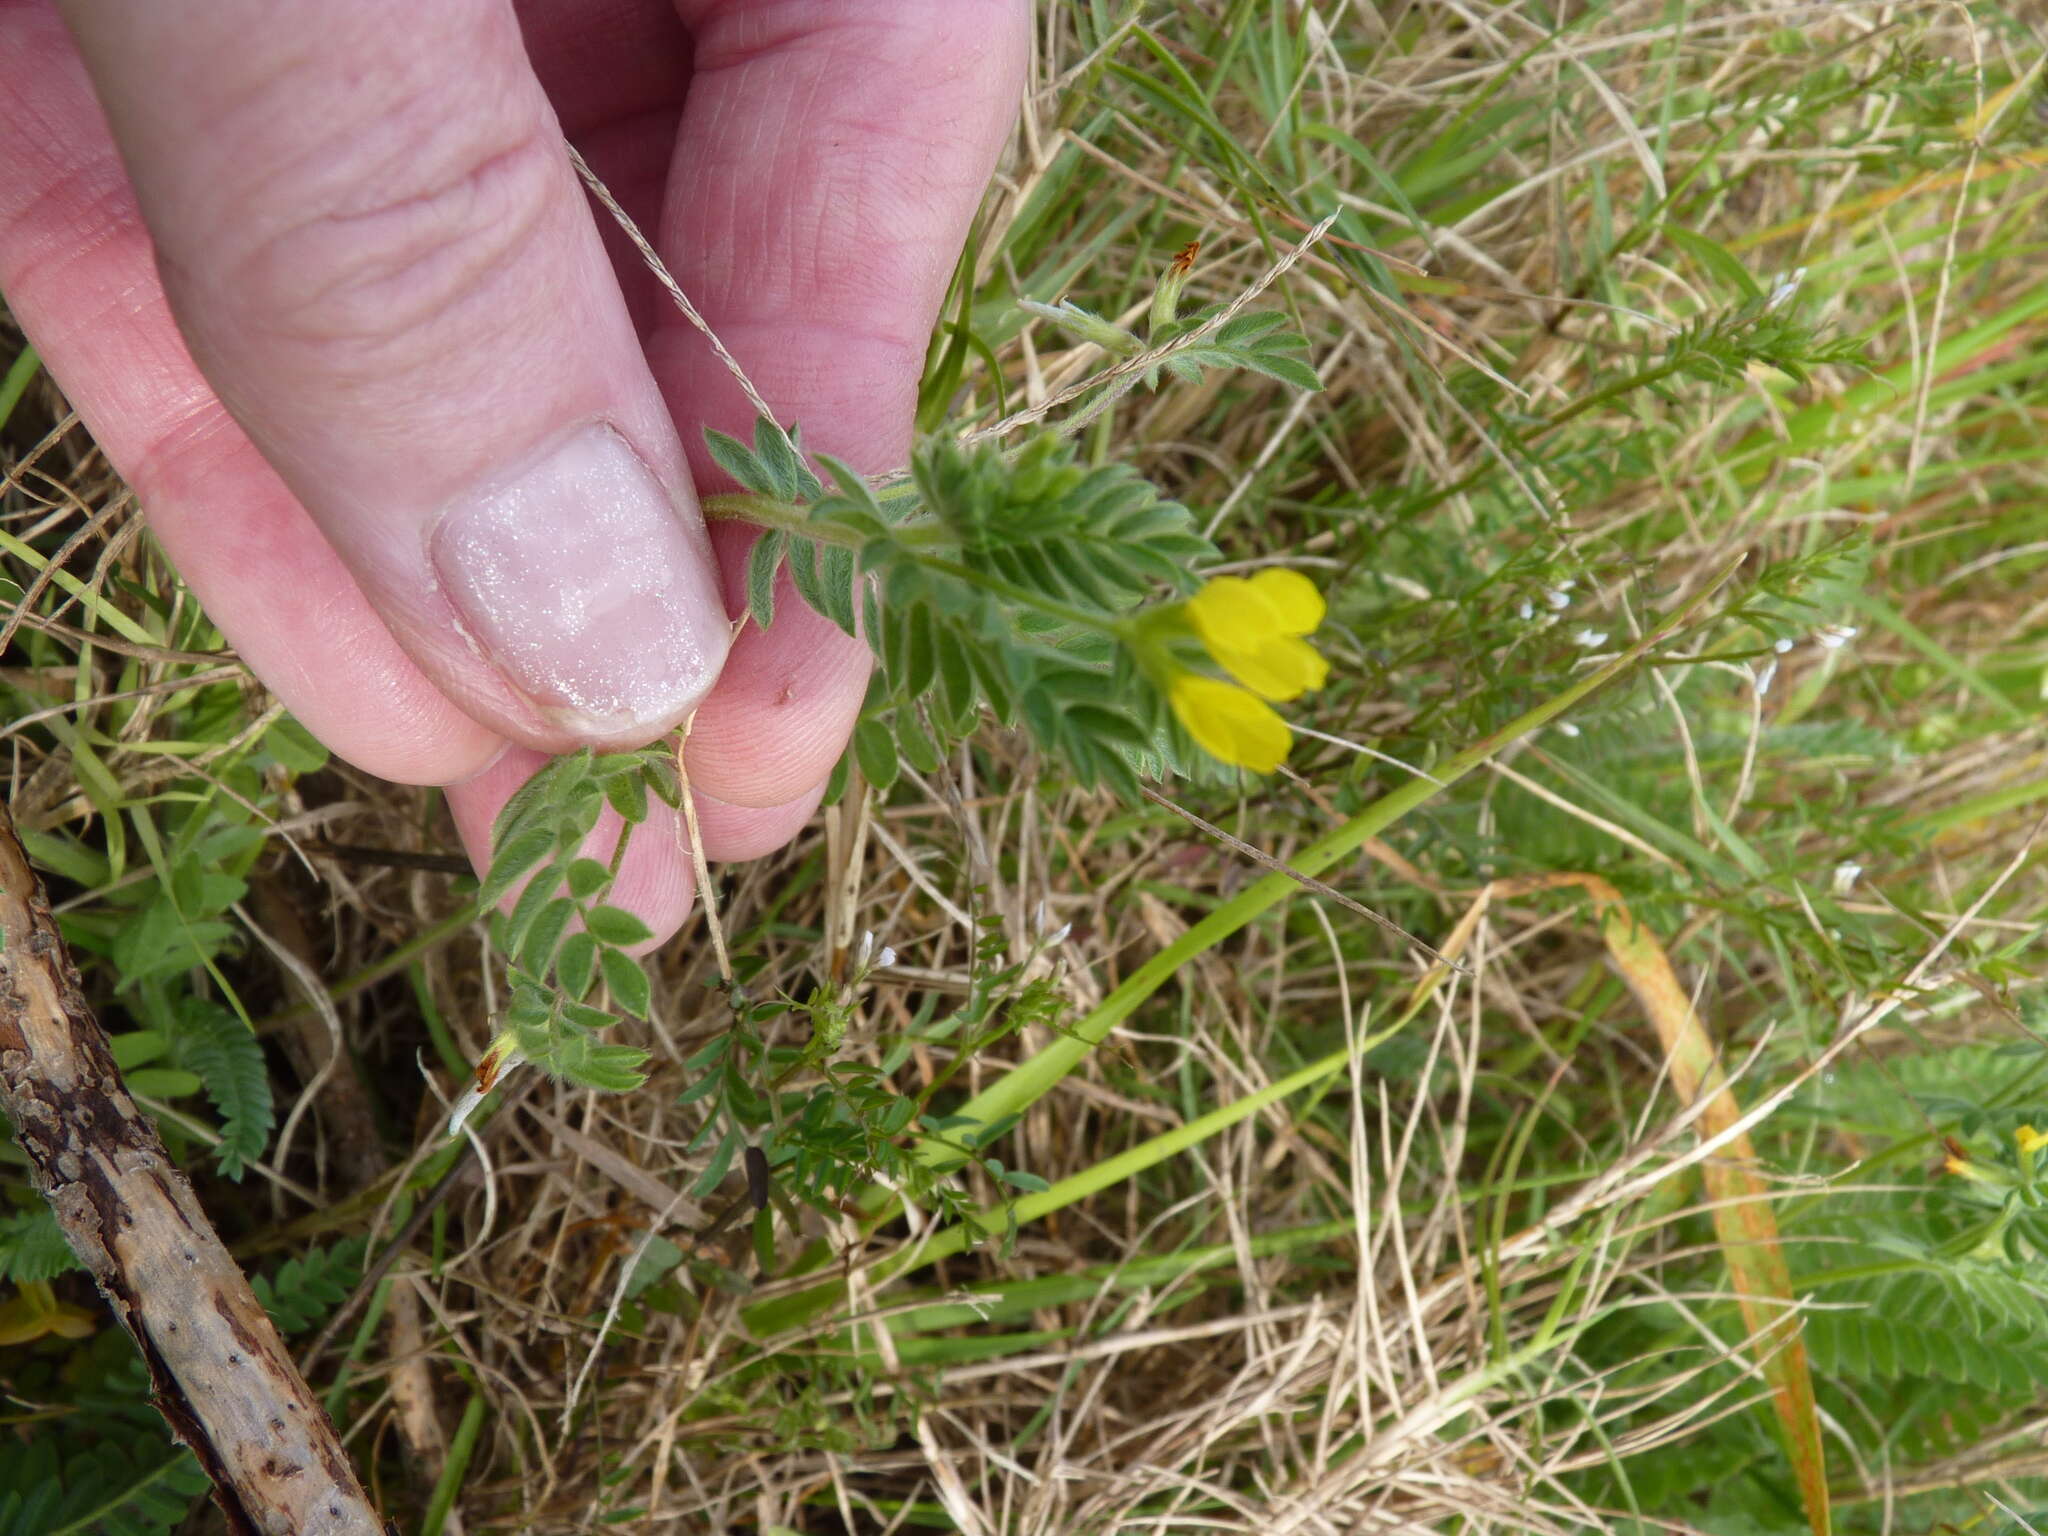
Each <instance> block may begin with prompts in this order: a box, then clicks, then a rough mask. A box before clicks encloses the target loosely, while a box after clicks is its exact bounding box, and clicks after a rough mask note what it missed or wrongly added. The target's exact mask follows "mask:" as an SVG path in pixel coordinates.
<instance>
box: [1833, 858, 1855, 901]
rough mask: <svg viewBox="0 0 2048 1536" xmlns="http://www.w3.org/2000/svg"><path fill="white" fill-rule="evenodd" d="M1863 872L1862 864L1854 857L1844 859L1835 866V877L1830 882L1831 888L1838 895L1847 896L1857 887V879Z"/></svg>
mask: <svg viewBox="0 0 2048 1536" xmlns="http://www.w3.org/2000/svg"><path fill="white" fill-rule="evenodd" d="M1862 873H1863V866H1862V865H1861V864H1858V863H1857V862H1856V861H1855V860H1854V859H1844V860H1842V862H1841V863H1839V864H1837V865H1836V866H1835V874H1834V879H1833V880H1831V881H1830V882H1829V888H1830V889H1831V890H1832V891H1833V892H1834V894H1835V895H1837V896H1846V895H1848V894H1849V892H1850V891H1852V890H1854V889H1855V886H1856V879H1857V877H1858V876H1859V875H1861V874H1862Z"/></svg>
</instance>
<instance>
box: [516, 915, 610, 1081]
mask: <svg viewBox="0 0 2048 1536" xmlns="http://www.w3.org/2000/svg"><path fill="white" fill-rule="evenodd" d="M555 980H556V981H557V982H558V983H560V985H561V988H562V992H563V994H564V995H565V996H567V997H569V998H570V999H571V1000H573V1001H581V1000H582V999H583V998H584V997H586V996H588V995H589V992H590V987H591V983H592V982H594V981H596V980H597V940H596V939H595V938H593V937H592V936H591V935H590V934H588V933H572V934H570V935H569V937H568V938H567V939H566V940H564V941H563V943H562V947H561V949H560V951H558V952H557V954H556V956H555ZM528 1054H529V1055H530V1054H532V1053H531V1052H529V1053H528Z"/></svg>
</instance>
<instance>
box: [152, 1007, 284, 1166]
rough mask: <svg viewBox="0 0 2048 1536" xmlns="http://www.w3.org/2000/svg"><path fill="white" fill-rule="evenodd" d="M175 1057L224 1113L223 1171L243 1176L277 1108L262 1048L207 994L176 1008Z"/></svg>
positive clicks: (261, 1146) (219, 1152)
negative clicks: (273, 1100) (197, 1079)
mask: <svg viewBox="0 0 2048 1536" xmlns="http://www.w3.org/2000/svg"><path fill="white" fill-rule="evenodd" d="M171 1017H172V1023H173V1027H172V1030H171V1035H170V1044H171V1060H172V1061H174V1062H175V1063H176V1064H177V1065H179V1066H181V1067H183V1068H184V1069H185V1070H186V1071H188V1072H191V1073H193V1074H195V1075H196V1076H197V1077H198V1078H199V1081H200V1082H201V1083H202V1084H203V1085H204V1086H205V1088H206V1096H207V1097H208V1098H210V1099H211V1100H213V1107H214V1109H215V1110H216V1111H218V1112H219V1114H220V1137H221V1139H220V1146H219V1148H218V1150H217V1151H216V1154H215V1155H216V1156H217V1157H218V1158H219V1160H220V1171H221V1172H222V1173H224V1174H226V1175H227V1177H229V1178H231V1179H236V1180H239V1179H240V1178H241V1177H242V1175H243V1173H244V1172H245V1171H246V1170H247V1167H248V1165H249V1164H250V1163H252V1162H254V1161H255V1160H256V1159H257V1158H259V1157H261V1156H262V1155H263V1149H264V1147H265V1146H267V1145H268V1144H269V1142H270V1131H271V1127H272V1126H273V1125H275V1124H276V1121H277V1115H276V1110H275V1108H274V1106H273V1105H272V1102H271V1097H270V1072H269V1069H268V1068H267V1067H266V1066H265V1064H264V1061H263V1047H262V1045H260V1044H259V1043H258V1042H257V1039H256V1036H255V1035H254V1034H253V1033H251V1031H250V1029H249V1026H248V1025H246V1024H244V1023H243V1022H242V1021H241V1020H240V1019H239V1018H237V1017H236V1016H235V1015H234V1014H233V1013H231V1012H229V1011H228V1010H227V1009H226V1008H223V1007H221V1006H220V1005H219V1004H218V1003H212V1002H208V1001H206V1000H205V999H203V998H197V997H191V996H189V995H188V996H184V997H180V998H179V999H178V1000H177V1001H176V1003H175V1004H174V1005H173V1008H172V1014H171Z"/></svg>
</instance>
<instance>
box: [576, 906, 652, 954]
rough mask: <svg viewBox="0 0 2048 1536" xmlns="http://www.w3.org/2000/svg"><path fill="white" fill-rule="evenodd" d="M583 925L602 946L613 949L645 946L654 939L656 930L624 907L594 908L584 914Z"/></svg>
mask: <svg viewBox="0 0 2048 1536" xmlns="http://www.w3.org/2000/svg"><path fill="white" fill-rule="evenodd" d="M583 925H584V927H586V928H588V929H589V930H590V932H591V933H592V934H593V935H595V936H596V938H597V941H598V942H599V943H600V944H608V945H610V946H612V947H613V948H624V947H625V946H626V945H628V944H644V943H646V942H647V941H648V940H649V939H651V938H653V937H654V930H653V929H652V928H649V927H648V926H647V924H646V923H644V922H642V921H641V920H640V918H639V916H638V915H637V914H635V913H632V912H628V911H627V910H626V909H625V908H624V907H592V908H591V909H590V910H589V911H588V912H586V913H584V914H583Z"/></svg>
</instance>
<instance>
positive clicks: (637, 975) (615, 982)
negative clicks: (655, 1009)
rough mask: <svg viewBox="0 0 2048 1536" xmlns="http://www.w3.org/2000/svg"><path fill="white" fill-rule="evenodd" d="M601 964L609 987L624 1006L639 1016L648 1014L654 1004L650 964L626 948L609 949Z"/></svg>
mask: <svg viewBox="0 0 2048 1536" xmlns="http://www.w3.org/2000/svg"><path fill="white" fill-rule="evenodd" d="M597 958H598V966H599V968H600V969H601V970H602V971H603V973H604V984H605V989H606V990H607V991H608V992H610V993H611V995H612V1000H613V1001H614V1002H616V1003H617V1004H618V1005H619V1007H620V1008H621V1009H623V1010H624V1011H625V1012H627V1013H630V1014H632V1015H633V1017H634V1018H636V1019H644V1018H646V1017H647V1013H648V1009H649V1008H650V1007H651V1006H652V1004H653V993H654V989H653V986H652V984H651V983H649V981H648V979H647V970H646V967H644V966H643V965H641V963H640V962H639V961H638V960H635V959H634V958H633V957H632V956H631V955H629V954H626V953H625V952H624V951H622V950H617V949H607V950H605V951H604V952H603V953H601V954H600V955H599V956H598V957H597Z"/></svg>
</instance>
